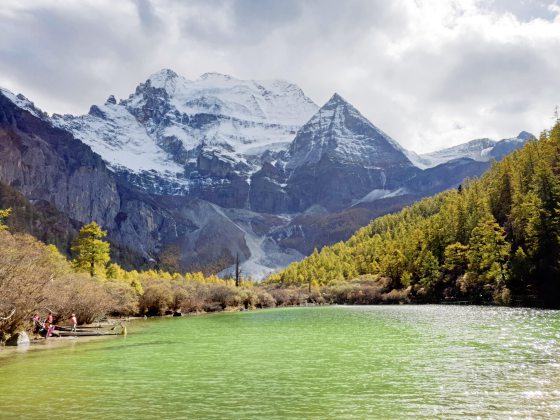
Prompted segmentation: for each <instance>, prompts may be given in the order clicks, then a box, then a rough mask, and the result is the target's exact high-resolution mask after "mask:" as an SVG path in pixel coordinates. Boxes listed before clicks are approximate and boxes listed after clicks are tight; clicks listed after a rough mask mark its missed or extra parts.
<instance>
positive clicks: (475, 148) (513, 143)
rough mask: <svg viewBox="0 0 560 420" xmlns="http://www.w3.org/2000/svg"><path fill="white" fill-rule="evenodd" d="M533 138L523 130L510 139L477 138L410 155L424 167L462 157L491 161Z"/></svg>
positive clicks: (416, 162) (420, 166)
mask: <svg viewBox="0 0 560 420" xmlns="http://www.w3.org/2000/svg"><path fill="white" fill-rule="evenodd" d="M533 139H535V136H533V135H532V134H530V133H527V132H526V131H522V132H521V133H519V134H518V135H517V137H513V138H509V139H502V140H499V141H497V140H491V139H488V138H484V139H475V140H471V141H469V142H467V143H463V144H459V145H457V146H453V147H449V148H447V149H442V150H438V151H436V152H432V153H424V154H420V155H417V154H415V153H414V152H409V153H410V154H411V155H410V156H409V157H410V158H411V160H412V161H413V162H414V163H415V165H416V166H418V167H419V168H422V169H425V168H432V167H434V166H437V165H440V164H442V163H445V162H449V161H451V160H454V159H460V158H469V159H472V160H476V161H478V162H489V161H491V160H492V159H496V160H500V159H502V158H503V157H504V156H505V155H507V154H508V153H511V152H512V151H514V150H515V149H518V148H519V147H521V146H523V145H524V144H525V142H527V141H528V140H533Z"/></svg>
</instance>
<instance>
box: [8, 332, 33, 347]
mask: <svg viewBox="0 0 560 420" xmlns="http://www.w3.org/2000/svg"><path fill="white" fill-rule="evenodd" d="M29 344H31V340H29V336H28V335H27V333H26V332H25V331H20V332H17V333H15V334H13V335H12V336H10V338H8V339H7V340H6V345H7V346H18V347H25V346H28V345H29Z"/></svg>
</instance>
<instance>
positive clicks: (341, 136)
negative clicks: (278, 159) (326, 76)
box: [287, 93, 411, 169]
mask: <svg viewBox="0 0 560 420" xmlns="http://www.w3.org/2000/svg"><path fill="white" fill-rule="evenodd" d="M324 156H329V157H330V159H332V160H333V161H337V162H345V163H350V164H353V165H354V164H355V165H362V166H365V167H374V166H384V165H385V164H388V165H392V164H398V165H400V164H403V165H411V163H410V161H409V160H408V158H407V157H406V155H405V154H404V152H403V149H402V148H401V147H400V146H399V144H398V143H397V142H396V141H395V140H393V139H392V138H391V137H389V136H388V135H387V134H385V133H384V132H383V131H381V130H380V129H379V128H377V127H376V126H374V125H373V124H372V123H371V122H370V121H368V120H367V119H366V118H365V117H364V116H363V115H362V114H361V113H360V112H359V111H358V110H357V109H356V108H354V106H352V105H351V104H350V103H349V102H348V101H346V100H345V99H344V98H342V96H340V95H339V94H337V93H335V94H334V95H333V96H332V97H331V98H330V99H329V100H328V101H327V102H326V103H325V104H324V105H323V106H322V107H321V108H320V109H319V110H318V111H317V113H316V114H315V115H314V116H313V117H312V118H311V120H309V122H308V123H307V124H305V125H304V126H303V127H302V128H301V129H300V130H299V132H298V134H297V136H296V138H295V139H294V141H293V143H292V145H291V148H290V160H289V162H288V164H287V168H288V169H290V168H295V167H297V166H302V165H310V164H316V163H317V162H319V161H320V160H321V159H322V158H323V157H324Z"/></svg>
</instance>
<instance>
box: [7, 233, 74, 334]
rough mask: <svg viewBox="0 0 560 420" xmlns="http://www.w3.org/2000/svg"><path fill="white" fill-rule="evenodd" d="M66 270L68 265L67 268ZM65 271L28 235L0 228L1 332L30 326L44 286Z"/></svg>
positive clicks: (40, 301) (40, 244)
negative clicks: (12, 232)
mask: <svg viewBox="0 0 560 420" xmlns="http://www.w3.org/2000/svg"><path fill="white" fill-rule="evenodd" d="M66 269H67V267H66ZM64 270H65V267H61V266H60V265H59V264H58V261H57V260H56V258H55V256H54V255H53V253H52V252H51V251H50V250H49V248H48V247H47V246H45V245H43V244H42V243H40V242H39V241H37V240H36V239H34V238H33V237H31V236H29V235H12V234H11V233H9V232H7V231H5V230H2V231H0V317H2V318H6V319H0V334H3V335H9V334H12V333H14V332H15V331H17V330H18V329H21V328H29V327H30V326H31V323H30V322H29V320H30V319H31V317H32V316H33V314H34V312H35V311H37V310H39V309H40V308H41V307H42V306H43V305H44V303H45V298H46V297H45V289H46V287H47V285H49V283H51V282H52V281H53V280H55V279H56V278H57V277H58V276H59V275H61V273H62V272H63V271H64Z"/></svg>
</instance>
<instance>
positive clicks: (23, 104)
mask: <svg viewBox="0 0 560 420" xmlns="http://www.w3.org/2000/svg"><path fill="white" fill-rule="evenodd" d="M0 94H2V95H4V96H5V97H6V98H8V99H9V100H10V101H12V103H13V104H14V105H16V106H18V107H19V108H21V109H25V110H26V111H29V112H30V113H31V114H33V115H35V116H36V117H39V118H42V119H48V115H47V113H46V112H43V111H42V110H40V109H39V108H37V107H36V106H35V104H34V103H33V102H31V101H30V100H29V99H27V98H26V97H25V96H23V95H22V94H21V93H18V94H17V95H15V94H14V93H13V92H11V91H10V90H8V89H4V88H2V87H0Z"/></svg>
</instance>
